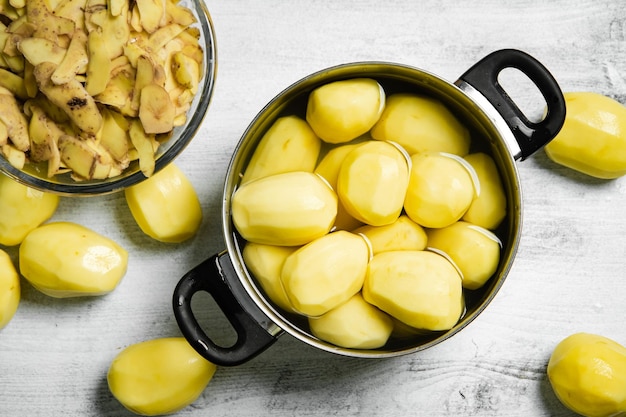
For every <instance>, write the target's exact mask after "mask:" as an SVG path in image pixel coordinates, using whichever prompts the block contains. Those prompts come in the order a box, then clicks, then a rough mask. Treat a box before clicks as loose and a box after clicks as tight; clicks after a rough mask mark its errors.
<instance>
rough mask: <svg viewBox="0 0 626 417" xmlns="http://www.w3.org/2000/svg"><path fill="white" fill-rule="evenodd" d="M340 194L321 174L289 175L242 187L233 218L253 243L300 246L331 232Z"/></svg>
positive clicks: (233, 199) (245, 237) (237, 226)
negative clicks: (336, 192)
mask: <svg viewBox="0 0 626 417" xmlns="http://www.w3.org/2000/svg"><path fill="white" fill-rule="evenodd" d="M336 215H337V195H336V194H335V192H334V191H333V190H332V188H330V187H329V186H328V184H327V183H326V182H325V181H324V180H323V179H322V178H321V177H320V176H318V175H316V174H313V173H311V172H301V171H296V172H287V173H284V174H276V175H271V176H269V177H265V178H260V179H258V180H256V181H252V182H249V183H247V184H244V185H242V186H241V187H240V188H239V189H237V191H236V192H235V194H234V195H233V198H232V218H233V223H234V224H235V227H236V228H237V230H238V231H239V233H240V234H241V236H242V237H243V238H244V239H246V240H247V241H249V242H256V243H264V244H268V245H279V246H300V245H304V244H306V243H308V242H311V241H312V240H314V239H317V238H318V237H322V236H324V235H325V234H326V233H328V232H329V231H330V228H331V227H332V225H333V223H334V221H335V217H336Z"/></svg>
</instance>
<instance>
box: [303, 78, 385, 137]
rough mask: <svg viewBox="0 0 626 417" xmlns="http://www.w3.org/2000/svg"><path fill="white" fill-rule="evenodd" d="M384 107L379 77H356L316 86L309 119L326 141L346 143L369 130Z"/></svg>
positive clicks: (307, 117)
mask: <svg viewBox="0 0 626 417" xmlns="http://www.w3.org/2000/svg"><path fill="white" fill-rule="evenodd" d="M384 107H385V91H384V90H383V88H382V87H381V85H380V84H378V82H377V81H376V80H373V79H370V78H353V79H350V80H342V81H335V82H331V83H328V84H325V85H323V86H321V87H318V88H316V89H315V90H313V91H312V92H311V94H310V95H309V99H308V103H307V108H306V120H307V122H308V123H309V125H310V126H311V128H312V129H313V130H314V131H315V133H316V134H317V136H319V137H320V138H321V139H322V140H323V141H324V142H327V143H345V142H349V141H351V140H352V139H355V138H357V137H359V136H361V135H363V134H365V133H367V132H368V131H369V130H370V129H371V128H372V126H374V123H376V122H377V121H378V118H379V117H380V115H381V113H382V111H383V109H384Z"/></svg>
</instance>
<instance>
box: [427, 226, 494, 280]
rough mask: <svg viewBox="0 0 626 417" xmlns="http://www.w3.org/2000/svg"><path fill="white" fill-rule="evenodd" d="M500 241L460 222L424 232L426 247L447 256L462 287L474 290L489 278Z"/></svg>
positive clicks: (484, 230) (492, 271) (489, 233)
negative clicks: (459, 275)
mask: <svg viewBox="0 0 626 417" xmlns="http://www.w3.org/2000/svg"><path fill="white" fill-rule="evenodd" d="M501 246H502V244H501V242H500V239H498V238H497V237H496V235H494V234H493V233H491V232H490V231H489V230H487V229H485V228H483V227H480V226H477V225H474V224H471V223H468V222H464V221H459V222H456V223H454V224H452V225H450V226H447V227H444V228H441V229H429V230H428V247H429V248H435V249H438V250H440V251H442V252H444V253H445V254H446V255H448V256H449V257H450V258H451V259H452V261H453V262H454V263H455V265H456V266H457V267H458V268H459V269H460V270H461V273H462V274H463V288H467V289H469V290H476V289H478V288H480V287H482V286H483V285H485V282H487V280H489V278H491V276H492V275H493V274H494V273H495V272H496V269H497V268H498V263H499V262H500V249H501Z"/></svg>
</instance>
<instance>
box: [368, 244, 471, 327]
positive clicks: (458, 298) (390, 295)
mask: <svg viewBox="0 0 626 417" xmlns="http://www.w3.org/2000/svg"><path fill="white" fill-rule="evenodd" d="M363 298H364V299H365V301H367V302H368V303H370V304H373V305H375V306H376V307H378V308H380V309H381V310H382V311H384V312H386V313H387V314H389V315H391V316H393V317H395V318H396V319H398V320H400V321H402V322H403V323H405V324H407V325H409V326H411V327H414V328H416V329H423V330H448V329H450V328H452V327H453V326H454V325H455V324H456V323H457V322H458V321H459V319H460V317H461V315H462V313H463V310H464V300H463V287H462V285H461V275H460V274H459V272H458V271H457V269H456V268H455V267H454V265H452V263H450V261H448V260H447V259H446V258H444V257H443V256H441V255H438V254H436V253H434V252H429V251H392V252H382V253H379V254H377V255H374V257H373V258H372V260H371V261H370V263H369V266H368V271H367V276H366V278H365V282H364V284H363Z"/></svg>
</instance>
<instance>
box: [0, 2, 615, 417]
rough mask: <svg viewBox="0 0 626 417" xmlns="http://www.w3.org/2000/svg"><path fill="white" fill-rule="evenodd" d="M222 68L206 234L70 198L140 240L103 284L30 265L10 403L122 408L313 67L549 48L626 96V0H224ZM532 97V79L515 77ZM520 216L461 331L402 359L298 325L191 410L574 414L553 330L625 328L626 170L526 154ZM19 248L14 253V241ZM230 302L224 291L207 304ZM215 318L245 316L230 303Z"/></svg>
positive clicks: (71, 414) (192, 163) (450, 75)
mask: <svg viewBox="0 0 626 417" xmlns="http://www.w3.org/2000/svg"><path fill="white" fill-rule="evenodd" d="M207 5H208V8H209V10H210V11H211V14H212V18H213V22H214V25H215V29H216V33H217V39H218V66H219V69H218V80H217V84H216V90H215V94H214V96H213V100H212V103H211V106H210V110H209V112H208V114H207V116H206V118H205V120H204V123H203V125H202V127H201V130H200V133H199V134H198V136H197V138H196V139H195V140H194V141H193V142H192V143H191V145H190V146H189V147H188V148H187V150H186V151H185V152H184V153H183V155H181V156H180V158H179V159H178V160H177V161H178V165H179V166H180V167H181V169H182V170H183V171H184V172H185V173H186V174H187V175H188V176H189V178H190V179H191V181H192V182H193V184H194V187H195V188H196V190H197V191H198V194H199V195H200V198H201V201H202V208H203V211H204V214H205V219H204V222H203V224H202V228H201V230H200V233H199V234H198V236H197V237H195V238H194V239H192V240H191V241H189V242H186V243H184V244H181V245H166V244H161V243H158V242H155V241H153V240H151V239H150V238H148V237H146V236H144V235H143V234H142V233H141V231H140V230H139V229H138V227H137V226H136V225H135V223H134V221H133V219H132V218H131V216H130V213H129V211H128V209H127V208H126V206H125V204H124V199H123V196H122V195H119V194H118V195H111V196H106V197H102V198H100V197H98V198H93V199H81V200H67V199H64V200H63V201H62V202H61V205H60V207H59V210H58V212H57V213H56V214H55V217H54V219H55V220H70V221H76V222H79V223H82V224H85V225H88V226H89V227H91V228H93V229H94V230H96V231H98V232H101V233H103V234H105V235H107V236H109V237H111V238H113V239H115V240H117V241H118V242H119V243H120V244H122V245H123V246H124V247H126V248H127V249H128V250H129V252H130V254H131V258H130V263H129V269H128V274H127V276H126V277H125V278H124V280H123V281H122V283H121V284H120V286H119V287H118V288H117V289H116V291H114V292H113V293H111V294H109V295H107V296H104V297H99V298H90V299H84V300H83V299H78V300H55V299H51V298H48V297H46V296H44V295H41V294H39V293H38V292H37V291H36V290H34V289H33V288H32V287H30V286H29V285H28V284H27V283H25V282H24V284H23V291H22V302H21V304H20V308H19V310H18V313H17V314H16V316H15V317H14V319H13V321H12V322H11V323H10V324H9V326H7V327H6V328H5V329H3V330H2V331H1V332H0V416H3V417H18V416H19V417H21V416H29V417H38V416H42V417H43V416H45V417H50V416H64V417H79V416H80V417H83V416H103V417H105V416H106V417H121V416H129V415H131V413H129V412H127V411H125V410H124V409H123V408H122V407H121V406H120V404H119V403H117V401H116V400H115V399H114V398H112V396H111V395H110V393H109V391H108V388H107V385H106V371H107V369H108V366H109V364H110V362H111V360H112V359H113V357H115V355H116V354H117V353H118V352H120V350H121V349H123V348H124V347H126V346H128V345H130V344H132V343H136V342H139V341H142V340H146V339H151V338H156V337H165V336H176V335H179V334H180V333H179V331H178V328H177V326H176V323H175V321H174V318H173V314H172V311H171V296H172V291H173V288H174V286H175V284H176V282H177V281H178V279H179V278H180V277H181V276H182V275H183V274H184V273H185V272H186V271H188V270H189V269H191V268H192V267H194V266H195V265H197V264H198V263H200V262H201V261H203V260H204V259H206V258H207V257H208V256H210V255H212V254H214V253H217V252H219V251H221V250H223V249H224V243H223V238H222V236H221V224H220V222H221V219H220V204H221V201H222V188H223V179H224V175H225V173H226V170H227V167H228V164H229V161H230V157H231V154H232V152H233V150H234V148H235V146H236V144H237V142H238V140H239V138H240V136H241V134H242V133H243V131H244V130H245V128H246V126H247V125H248V123H249V122H250V121H251V120H252V118H253V117H254V116H255V115H256V113H257V112H258V111H259V110H260V109H261V108H262V106H264V105H265V104H266V103H267V102H268V101H269V100H270V99H271V98H272V97H273V96H274V95H276V94H277V93H279V92H280V91H281V90H282V89H284V88H286V87H287V86H288V85H290V84H291V83H293V82H295V81H297V80H298V79H300V78H301V77H303V76H305V75H307V74H309V73H311V72H314V71H317V70H320V69H322V68H325V67H328V66H331V65H336V64H340V63H345V62H351V61H361V60H381V61H394V62H400V63H404V64H409V65H413V66H416V67H419V68H422V69H425V70H427V71H430V72H433V73H435V74H438V75H440V76H442V77H444V78H446V79H448V80H450V81H454V80H455V79H457V78H458V77H459V76H460V75H461V74H462V73H463V72H464V71H465V70H466V69H468V68H469V67H470V66H471V65H472V64H473V63H474V62H476V61H477V60H479V59H480V58H482V57H483V56H484V55H486V54H488V53H489V52H491V51H494V50H496V49H500V48H518V49H522V50H524V51H526V52H528V53H530V54H531V55H533V56H535V57H536V58H537V59H539V60H540V61H541V62H543V63H544V64H545V65H546V67H548V68H549V69H550V70H551V71H552V73H553V74H554V76H555V77H556V78H557V80H558V81H559V83H560V85H561V87H562V88H563V89H564V90H565V91H574V90H592V91H597V92H600V93H603V94H606V95H609V96H612V97H615V98H617V99H619V100H621V101H622V102H624V103H626V81H625V79H624V76H625V74H626V6H625V5H624V3H623V2H621V1H613V0H573V1H565V0H557V1H549V2H548V1H542V0H541V1H540V0H514V1H506V2H503V1H499V0H466V1H463V2H457V1H446V0H444V1H441V0H437V1H435V0H424V1H419V2H415V1H410V0H388V1H375V0H355V1H350V2H348V1H341V2H340V1H332V0H311V1H307V2H304V1H288V0H271V1H270V0H265V1H252V0H229V1H221V2H220V1H207ZM510 88H511V90H512V91H510V92H511V94H512V95H513V96H514V97H515V98H516V99H517V100H519V101H520V103H524V102H530V103H532V102H533V101H532V100H533V92H532V88H531V89H528V88H527V87H525V86H524V85H522V84H517V83H515V82H514V83H513V84H512V85H510ZM519 172H520V179H521V182H522V186H523V203H524V205H523V216H524V223H523V236H522V240H521V244H520V247H519V250H518V253H517V257H516V259H515V262H514V264H513V268H512V270H511V272H510V274H509V276H508V278H507V280H506V282H505V285H504V286H503V288H502V290H501V291H500V293H499V294H498V296H497V297H496V299H495V300H494V301H493V302H492V303H491V305H490V306H489V308H488V309H487V310H486V311H485V312H484V313H483V314H482V315H481V316H480V317H478V318H477V319H476V320H475V321H474V322H473V323H472V324H471V325H470V326H469V327H467V328H466V329H464V330H463V331H462V332H461V333H459V334H458V335H457V336H455V337H453V338H452V339H451V340H449V341H447V342H445V343H443V344H440V345H437V346H435V347H433V348H432V349H429V350H427V351H424V352H420V353H416V354H412V355H407V356H403V357H399V358H393V359H386V360H363V359H350V358H344V357H339V356H336V355H332V354H329V353H324V352H321V351H318V350H316V349H314V348H312V347H309V346H307V345H305V344H304V343H302V342H299V341H297V340H295V339H293V338H292V337H290V336H282V337H281V338H280V339H279V340H278V341H277V343H275V344H274V345H273V346H272V347H271V348H270V349H269V350H267V351H266V352H264V353H263V354H262V355H260V356H259V357H257V358H255V359H253V360H252V361H250V362H248V363H246V364H244V365H241V366H239V367H235V368H228V369H226V368H221V369H219V370H218V372H217V374H216V375H215V377H214V379H213V381H212V382H211V383H210V385H209V387H208V388H207V389H206V390H205V392H204V393H203V394H202V396H201V397H200V398H199V399H198V400H197V401H196V402H195V403H194V404H193V405H192V406H190V407H188V408H186V409H185V410H183V411H181V412H180V413H178V414H177V415H180V416H211V415H212V416H269V415H271V416H324V417H329V416H430V417H438V416H512V417H515V416H520V417H521V416H524V417H528V416H556V417H566V416H573V414H572V413H570V412H568V411H567V410H566V409H565V408H564V407H563V406H561V405H560V403H559V402H558V400H557V399H556V397H555V396H554V394H553V393H552V390H551V388H550V386H549V383H548V381H547V379H546V374H545V367H546V364H547V360H548V358H549V355H550V353H551V351H552V349H553V348H554V346H555V344H556V343H557V342H558V341H560V340H561V339H562V338H564V337H565V336H567V335H569V334H571V333H573V332H577V331H589V332H594V333H599V334H603V335H605V336H608V337H611V338H613V339H615V340H617V341H619V342H620V343H623V344H626V327H625V326H624V325H623V321H624V318H625V317H626V303H624V301H623V300H624V297H625V295H626V286H625V283H624V282H625V281H624V279H625V277H626V272H625V271H626V256H625V255H626V239H624V233H625V231H626V215H625V214H624V213H625V210H624V208H625V207H626V182H624V181H625V180H624V179H617V180H613V181H600V180H594V179H590V178H587V177H585V176H583V175H580V174H577V173H574V172H572V171H569V170H567V169H565V168H562V167H559V166H557V165H555V164H553V163H552V162H551V161H550V160H548V158H547V157H546V156H545V154H544V153H543V152H541V151H540V152H538V153H537V154H536V155H535V156H533V157H531V158H529V159H528V160H526V161H523V162H520V163H519ZM8 251H9V252H10V253H11V254H12V256H14V257H15V256H16V251H15V249H14V248H9V249H8ZM205 308H206V312H207V314H208V315H217V316H219V314H218V313H217V311H216V309H215V307H214V306H211V305H208V304H207V306H205ZM215 326H216V329H217V331H218V332H221V331H223V332H225V333H226V332H228V329H227V326H226V325H225V323H223V322H220V321H219V320H217V323H215Z"/></svg>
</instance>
